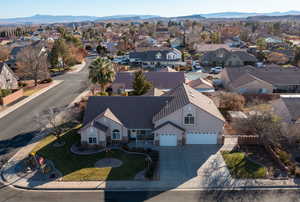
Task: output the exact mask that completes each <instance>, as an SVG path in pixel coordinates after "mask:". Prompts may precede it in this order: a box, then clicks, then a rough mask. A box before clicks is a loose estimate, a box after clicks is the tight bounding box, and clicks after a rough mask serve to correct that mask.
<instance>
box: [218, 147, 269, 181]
mask: <svg viewBox="0 0 300 202" xmlns="http://www.w3.org/2000/svg"><path fill="white" fill-rule="evenodd" d="M222 156H223V158H224V161H225V163H226V165H227V167H228V169H229V171H230V173H231V175H232V176H233V177H235V178H265V177H266V175H267V169H266V168H265V167H263V166H261V165H259V164H257V163H254V162H252V161H250V160H248V159H247V158H246V156H245V154H244V153H241V152H235V153H229V152H223V153H222Z"/></svg>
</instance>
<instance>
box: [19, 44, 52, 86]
mask: <svg viewBox="0 0 300 202" xmlns="http://www.w3.org/2000/svg"><path fill="white" fill-rule="evenodd" d="M17 66H18V70H17V73H18V75H19V76H20V77H22V78H27V79H33V80H34V85H35V86H37V84H38V80H43V79H48V78H49V77H50V74H49V70H48V61H47V54H46V51H45V50H44V49H43V48H42V47H40V46H36V47H33V46H28V47H25V48H23V49H22V50H21V52H20V53H19V54H18V55H17Z"/></svg>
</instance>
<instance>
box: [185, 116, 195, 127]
mask: <svg viewBox="0 0 300 202" xmlns="http://www.w3.org/2000/svg"><path fill="white" fill-rule="evenodd" d="M194 123H195V117H194V116H193V115H192V114H188V115H186V116H185V117H184V124H186V125H193V124H194Z"/></svg>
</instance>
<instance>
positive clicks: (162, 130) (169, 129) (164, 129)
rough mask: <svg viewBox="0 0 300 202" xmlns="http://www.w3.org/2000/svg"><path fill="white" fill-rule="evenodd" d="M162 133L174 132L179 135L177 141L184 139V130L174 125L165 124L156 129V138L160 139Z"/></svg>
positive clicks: (156, 139)
mask: <svg viewBox="0 0 300 202" xmlns="http://www.w3.org/2000/svg"><path fill="white" fill-rule="evenodd" d="M161 134H174V135H177V142H179V143H180V142H181V141H182V139H183V135H184V132H183V131H182V130H179V129H178V128H175V127H174V126H172V125H169V124H168V125H165V126H164V127H162V128H160V129H158V130H156V131H155V136H154V140H155V141H159V135H161Z"/></svg>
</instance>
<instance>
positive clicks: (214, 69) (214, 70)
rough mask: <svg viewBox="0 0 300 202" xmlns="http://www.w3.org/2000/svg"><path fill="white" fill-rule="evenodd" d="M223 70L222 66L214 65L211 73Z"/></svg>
mask: <svg viewBox="0 0 300 202" xmlns="http://www.w3.org/2000/svg"><path fill="white" fill-rule="evenodd" d="M221 71H222V67H213V68H211V69H210V73H211V74H219V73H220V72H221Z"/></svg>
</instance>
